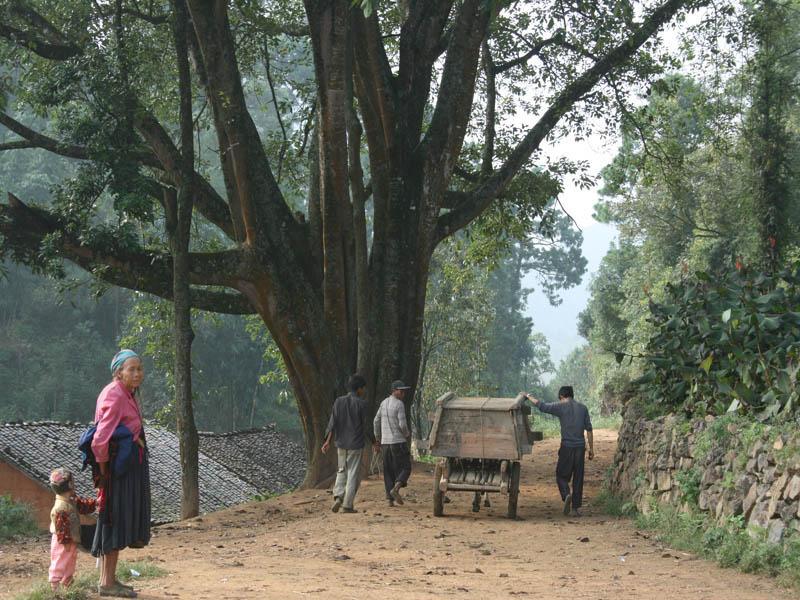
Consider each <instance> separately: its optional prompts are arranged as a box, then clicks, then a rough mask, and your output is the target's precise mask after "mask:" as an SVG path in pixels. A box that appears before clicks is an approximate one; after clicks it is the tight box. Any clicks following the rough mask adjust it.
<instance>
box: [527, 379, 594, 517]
mask: <svg viewBox="0 0 800 600" xmlns="http://www.w3.org/2000/svg"><path fill="white" fill-rule="evenodd" d="M525 395H526V396H527V398H528V400H530V401H531V402H533V403H534V404H535V405H536V407H537V408H538V409H539V410H540V411H542V412H543V413H549V414H551V415H556V416H557V417H558V420H559V421H560V423H561V447H560V448H559V449H558V464H557V465H556V483H557V484H558V491H559V492H560V493H561V499H562V500H563V501H564V514H565V515H568V514H570V509H572V516H573V517H580V516H581V513H580V508H581V504H582V503H583V468H584V456H585V454H586V442H585V440H584V439H583V432H584V431H586V437H587V438H588V440H589V460H592V459H593V458H594V436H593V434H592V421H591V419H590V418H589V410H588V409H587V408H586V406H584V405H583V404H581V403H580V402H576V401H575V398H573V391H572V386H571V385H565V386H562V387H561V389H559V390H558V402H551V403H549V404H546V403H544V402H541V401H539V400H537V399H536V398H534V397H533V396H531V395H530V394H525ZM570 479H571V480H572V492H571V493H570V489H569V482H570Z"/></svg>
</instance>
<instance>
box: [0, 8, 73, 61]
mask: <svg viewBox="0 0 800 600" xmlns="http://www.w3.org/2000/svg"><path fill="white" fill-rule="evenodd" d="M7 14H8V18H9V20H10V19H11V18H13V17H17V18H18V19H21V20H22V21H24V22H25V23H26V25H29V26H31V27H32V28H33V29H35V30H36V31H35V32H30V31H23V30H22V29H18V28H16V27H12V26H11V25H9V24H8V21H6V20H0V37H4V38H6V39H7V40H8V41H10V42H12V43H13V44H16V45H18V46H22V47H23V48H27V49H28V50H30V51H31V52H33V53H34V54H38V55H39V56H41V57H42V58H48V59H51V60H67V59H69V58H72V57H73V56H78V55H79V54H81V53H82V52H83V50H82V49H81V48H80V47H79V46H77V45H76V44H74V43H72V42H70V41H69V40H67V38H66V37H65V36H64V35H63V34H62V33H61V32H60V31H58V29H56V28H55V27H53V25H52V24H51V23H50V22H49V21H48V20H47V19H45V18H44V17H43V16H42V15H40V14H39V13H38V12H36V11H35V10H34V9H32V8H31V7H29V6H25V5H24V4H22V3H21V2H14V3H12V4H11V5H10V7H9V9H8V13H7Z"/></svg>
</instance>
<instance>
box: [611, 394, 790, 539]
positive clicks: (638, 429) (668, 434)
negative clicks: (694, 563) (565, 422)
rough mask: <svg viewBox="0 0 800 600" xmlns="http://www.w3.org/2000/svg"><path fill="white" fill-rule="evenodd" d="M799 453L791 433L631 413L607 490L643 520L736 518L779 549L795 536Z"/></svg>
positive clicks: (732, 421)
mask: <svg viewBox="0 0 800 600" xmlns="http://www.w3.org/2000/svg"><path fill="white" fill-rule="evenodd" d="M786 431H789V432H790V433H787V432H786ZM799 446H800V433H798V432H797V431H796V429H795V430H791V429H787V430H784V431H783V432H781V431H779V430H778V429H777V428H770V427H767V426H763V425H758V424H753V423H750V422H747V421H745V420H743V419H736V418H733V417H721V418H716V419H715V418H714V417H706V418H705V419H698V420H693V421H687V420H686V419H682V418H679V417H676V416H674V415H668V416H664V417H659V418H656V419H646V418H644V417H643V416H641V414H640V413H639V412H638V411H637V409H636V408H635V407H634V406H629V407H628V408H627V409H626V413H625V418H624V420H623V424H622V427H621V429H620V432H619V443H618V447H617V454H616V457H615V460H614V465H613V467H612V471H611V474H610V480H609V488H610V490H611V491H612V492H613V493H615V494H617V495H621V496H623V497H626V498H629V499H630V500H631V501H632V502H633V503H635V505H636V507H637V509H638V510H639V511H641V512H643V513H648V512H649V511H651V510H652V509H653V507H654V506H657V505H658V504H662V505H671V506H674V507H676V508H678V509H680V510H684V511H690V510H694V511H698V510H699V511H703V512H706V513H707V514H708V515H710V516H711V517H713V518H714V519H715V520H716V521H717V522H719V523H724V522H725V521H726V520H728V519H729V518H730V517H737V516H738V517H740V518H741V519H742V520H743V522H744V523H745V524H746V525H747V527H748V529H749V530H750V531H751V532H753V533H754V534H755V533H757V532H766V535H767V539H768V540H770V541H771V542H775V543H777V542H780V541H781V540H782V539H783V538H784V537H786V536H787V535H794V534H796V533H797V532H800V447H799Z"/></svg>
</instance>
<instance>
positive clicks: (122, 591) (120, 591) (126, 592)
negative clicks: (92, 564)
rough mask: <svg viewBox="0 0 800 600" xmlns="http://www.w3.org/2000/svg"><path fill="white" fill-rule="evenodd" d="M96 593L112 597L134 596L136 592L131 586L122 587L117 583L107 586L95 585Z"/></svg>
mask: <svg viewBox="0 0 800 600" xmlns="http://www.w3.org/2000/svg"><path fill="white" fill-rule="evenodd" d="M97 593H98V594H100V595H101V596H106V597H112V598H136V592H134V591H133V590H132V589H131V588H127V587H123V586H121V585H119V584H117V583H114V585H109V586H102V585H98V586H97Z"/></svg>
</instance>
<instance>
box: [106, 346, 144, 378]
mask: <svg viewBox="0 0 800 600" xmlns="http://www.w3.org/2000/svg"><path fill="white" fill-rule="evenodd" d="M129 358H139V355H138V354H136V352H134V351H133V350H128V349H127V348H123V349H122V350H120V351H119V352H117V353H116V354H115V355H114V358H112V359H111V374H112V375H113V374H114V373H116V372H117V369H119V368H120V367H121V366H122V365H123V364H124V363H125V361H126V360H128V359H129Z"/></svg>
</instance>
